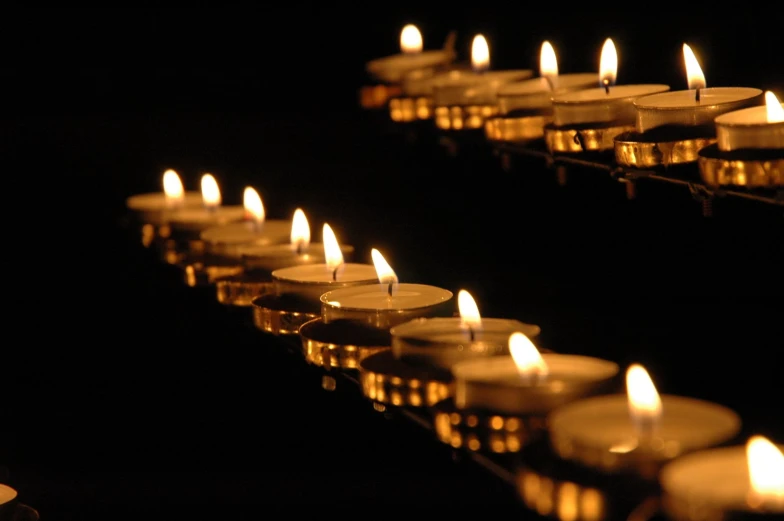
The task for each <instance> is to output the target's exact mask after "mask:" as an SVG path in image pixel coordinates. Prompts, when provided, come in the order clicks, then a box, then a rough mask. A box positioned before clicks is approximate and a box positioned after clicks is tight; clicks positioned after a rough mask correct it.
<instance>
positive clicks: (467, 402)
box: [452, 332, 619, 416]
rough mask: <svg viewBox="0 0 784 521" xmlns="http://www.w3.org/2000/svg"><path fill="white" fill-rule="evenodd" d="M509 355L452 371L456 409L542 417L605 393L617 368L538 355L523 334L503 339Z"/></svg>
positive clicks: (587, 359) (579, 358) (581, 358)
mask: <svg viewBox="0 0 784 521" xmlns="http://www.w3.org/2000/svg"><path fill="white" fill-rule="evenodd" d="M508 344H509V352H510V353H511V356H494V357H490V358H480V359H471V360H464V361H462V362H459V363H457V364H455V365H454V366H452V374H454V376H455V405H457V407H458V408H460V409H479V410H485V411H491V412H493V413H496V414H506V415H510V416H534V415H544V414H546V413H548V412H550V411H552V410H553V409H555V408H556V407H560V406H562V405H564V404H566V403H569V402H572V401H574V400H576V399H579V398H585V397H587V396H591V395H595V394H599V393H600V392H606V391H608V390H610V389H611V387H612V386H613V383H614V380H615V377H616V376H617V375H618V371H619V367H618V365H617V364H615V363H613V362H608V361H607V360H601V359H599V358H592V357H588V356H578V355H561V354H549V353H545V354H540V353H539V351H538V350H537V349H536V346H534V344H533V343H532V342H531V340H530V339H529V338H528V336H527V335H525V334H523V333H521V332H515V333H512V334H511V335H510V336H508Z"/></svg>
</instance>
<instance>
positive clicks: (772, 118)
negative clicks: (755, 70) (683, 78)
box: [716, 91, 784, 152]
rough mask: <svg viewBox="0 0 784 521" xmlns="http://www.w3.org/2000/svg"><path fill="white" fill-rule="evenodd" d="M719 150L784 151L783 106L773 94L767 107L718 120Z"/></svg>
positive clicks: (768, 93)
mask: <svg viewBox="0 0 784 521" xmlns="http://www.w3.org/2000/svg"><path fill="white" fill-rule="evenodd" d="M716 141H717V143H718V145H719V150H722V151H724V152H730V151H733V150H741V149H780V150H784V106H783V105H782V104H781V102H780V101H779V100H778V98H776V95H775V94H773V93H772V92H770V91H767V92H766V93H765V105H764V106H762V107H751V108H746V109H741V110H736V111H733V112H728V113H726V114H722V115H720V116H719V117H717V118H716Z"/></svg>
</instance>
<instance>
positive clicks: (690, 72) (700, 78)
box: [683, 43, 705, 90]
mask: <svg viewBox="0 0 784 521" xmlns="http://www.w3.org/2000/svg"><path fill="white" fill-rule="evenodd" d="M683 62H684V63H685V64H686V79H687V81H688V83H689V90H694V89H704V88H705V75H704V74H703V73H702V67H700V62H699V61H697V57H696V56H695V55H694V51H692V50H691V47H689V46H688V44H685V43H684V44H683Z"/></svg>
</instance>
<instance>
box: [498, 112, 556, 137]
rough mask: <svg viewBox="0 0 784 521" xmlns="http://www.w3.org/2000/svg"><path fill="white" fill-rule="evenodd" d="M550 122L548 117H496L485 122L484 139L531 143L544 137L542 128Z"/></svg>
mask: <svg viewBox="0 0 784 521" xmlns="http://www.w3.org/2000/svg"><path fill="white" fill-rule="evenodd" d="M551 122H552V116H550V115H535V116H522V117H507V116H497V117H493V118H490V119H488V120H487V121H485V137H487V139H488V140H489V141H532V140H535V139H541V138H542V137H543V136H544V127H545V125H547V124H548V123H551Z"/></svg>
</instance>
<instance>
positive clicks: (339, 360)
mask: <svg viewBox="0 0 784 521" xmlns="http://www.w3.org/2000/svg"><path fill="white" fill-rule="evenodd" d="M299 334H300V337H301V338H302V352H303V354H304V355H305V360H306V361H307V362H308V363H310V364H313V365H315V366H318V367H323V368H325V369H327V370H330V369H341V370H352V371H354V370H357V369H359V364H360V363H361V362H362V360H364V359H366V358H368V357H369V356H372V355H374V354H376V353H380V352H382V351H387V350H389V346H390V343H391V337H390V335H389V331H388V330H384V329H377V328H374V327H370V326H367V325H365V324H363V323H362V322H356V321H352V320H335V321H333V322H324V321H323V320H322V319H321V318H317V319H314V320H311V321H309V322H306V323H305V324H303V325H302V326H301V327H300V328H299Z"/></svg>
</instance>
